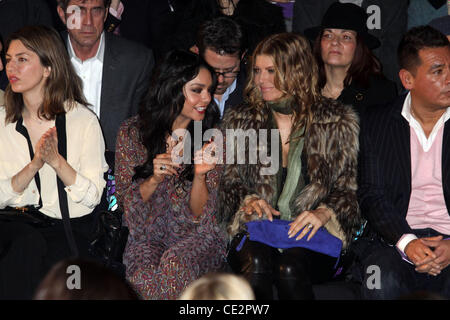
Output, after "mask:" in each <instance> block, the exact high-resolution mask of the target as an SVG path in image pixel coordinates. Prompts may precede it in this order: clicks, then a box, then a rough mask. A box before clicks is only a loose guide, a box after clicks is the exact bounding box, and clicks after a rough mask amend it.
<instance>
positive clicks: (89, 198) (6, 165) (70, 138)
mask: <svg viewBox="0 0 450 320" xmlns="http://www.w3.org/2000/svg"><path fill="white" fill-rule="evenodd" d="M16 124H17V122H14V123H8V124H7V125H5V109H4V108H0V150H2V152H0V209H3V208H5V207H7V206H9V207H23V206H27V205H34V206H38V204H39V191H38V189H37V186H36V183H35V181H34V179H32V180H31V182H30V183H29V185H28V186H27V188H26V189H25V190H24V191H23V192H22V193H16V192H15V191H14V190H13V189H12V185H11V179H12V177H13V176H15V175H16V174H17V173H18V172H20V171H21V170H22V169H23V168H24V167H25V166H26V165H28V164H29V163H30V161H31V159H30V154H29V151H28V144H27V139H26V138H25V137H24V136H23V135H22V134H21V133H19V132H18V131H17V130H16ZM24 126H25V124H24ZM66 135H67V162H68V163H69V165H70V166H71V167H72V168H73V169H74V170H75V171H76V172H77V175H76V179H75V183H74V184H73V185H71V186H66V187H65V190H66V192H67V200H68V203H69V214H70V217H71V218H76V217H81V216H84V215H86V214H89V213H91V212H92V210H93V209H94V208H95V206H96V205H98V204H99V203H100V200H101V196H102V192H103V188H104V187H105V185H106V182H105V180H104V179H103V175H104V172H106V171H107V170H108V165H107V163H106V160H105V157H104V153H105V143H104V140H103V135H102V131H101V129H100V124H99V122H98V119H97V117H96V116H95V114H94V113H93V112H92V111H90V110H89V109H87V108H86V107H84V106H82V105H79V104H78V105H77V106H76V107H75V108H73V109H72V110H70V111H69V112H67V113H66ZM56 177H57V176H56V172H55V171H54V170H53V169H52V168H51V167H50V166H49V165H48V164H44V166H43V167H42V168H41V169H40V170H39V178H40V182H41V196H42V208H41V209H40V211H41V212H42V213H44V214H46V215H48V216H50V217H52V218H58V219H61V212H60V209H59V200H58V187H57V183H56V181H57V179H56Z"/></svg>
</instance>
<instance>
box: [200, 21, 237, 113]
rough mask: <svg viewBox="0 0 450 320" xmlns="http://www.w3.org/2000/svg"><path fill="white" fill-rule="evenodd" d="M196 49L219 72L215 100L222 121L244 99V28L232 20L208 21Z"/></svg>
mask: <svg viewBox="0 0 450 320" xmlns="http://www.w3.org/2000/svg"><path fill="white" fill-rule="evenodd" d="M193 50H194V51H195V52H196V53H198V54H200V56H201V57H202V58H203V59H204V60H205V61H206V63H208V64H209V65H210V66H211V67H212V68H213V69H214V70H215V71H216V74H217V88H216V91H215V93H214V100H215V101H216V103H217V106H218V107H219V111H220V117H221V118H222V117H223V114H224V112H225V110H226V109H227V108H229V107H236V106H238V105H239V104H240V103H241V102H242V100H243V96H242V93H243V89H244V86H245V81H246V76H245V70H243V69H244V68H243V67H242V68H241V64H242V60H243V58H244V55H245V52H246V50H245V46H244V35H243V33H242V30H241V27H240V26H239V24H238V23H237V22H235V21H234V20H233V19H231V18H228V17H220V18H215V19H212V20H210V21H207V22H205V23H204V24H203V25H202V26H201V27H200V29H199V31H198V34H197V44H196V46H194V48H193Z"/></svg>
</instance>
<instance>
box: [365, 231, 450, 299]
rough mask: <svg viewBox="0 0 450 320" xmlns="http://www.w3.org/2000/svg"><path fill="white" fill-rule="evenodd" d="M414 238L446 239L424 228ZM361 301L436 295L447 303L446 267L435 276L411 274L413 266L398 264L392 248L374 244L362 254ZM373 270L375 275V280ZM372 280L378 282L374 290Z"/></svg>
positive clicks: (449, 279)
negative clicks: (376, 271)
mask: <svg viewBox="0 0 450 320" xmlns="http://www.w3.org/2000/svg"><path fill="white" fill-rule="evenodd" d="M414 233H415V234H416V236H417V237H419V238H423V237H435V236H438V235H442V236H443V237H444V239H445V238H448V237H449V236H448V235H444V234H440V233H439V232H437V231H435V230H433V229H430V228H427V229H416V230H414ZM362 261H363V270H362V272H363V275H364V280H363V281H362V286H361V290H362V297H363V299H365V300H369V299H370V300H393V299H399V298H409V297H411V299H416V298H420V296H419V295H418V296H417V297H415V296H414V294H419V293H420V294H422V293H425V294H430V295H433V294H437V295H438V296H441V297H442V298H445V299H450V267H447V268H445V269H443V270H442V271H441V273H440V274H439V275H438V276H431V275H429V274H427V273H419V272H417V271H415V268H416V267H415V266H414V265H412V264H410V263H408V262H406V261H404V260H402V258H401V256H400V253H399V252H398V251H397V249H396V248H395V247H391V246H388V245H387V244H384V243H382V242H381V241H377V240H376V241H374V242H373V243H372V245H371V246H370V247H369V248H368V250H366V256H365V257H363V259H362ZM374 267H375V268H376V269H377V270H378V271H379V273H378V274H377V275H376V277H375V272H374V271H373V270H374ZM375 280H377V281H378V282H379V285H378V286H375Z"/></svg>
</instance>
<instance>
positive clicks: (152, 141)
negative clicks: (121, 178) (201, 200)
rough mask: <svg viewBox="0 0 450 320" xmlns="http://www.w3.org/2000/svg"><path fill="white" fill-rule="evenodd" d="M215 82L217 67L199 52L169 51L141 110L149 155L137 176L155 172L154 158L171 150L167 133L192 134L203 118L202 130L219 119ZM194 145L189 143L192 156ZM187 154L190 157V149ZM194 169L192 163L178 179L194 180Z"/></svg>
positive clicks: (144, 138)
mask: <svg viewBox="0 0 450 320" xmlns="http://www.w3.org/2000/svg"><path fill="white" fill-rule="evenodd" d="M216 83H217V77H216V74H215V72H214V70H213V69H212V68H211V67H210V66H209V65H208V64H207V63H206V62H205V61H204V60H203V59H202V58H201V57H200V56H199V55H197V54H195V53H193V52H190V51H183V50H174V51H171V52H169V53H167V55H166V56H165V58H164V60H163V61H162V63H161V64H160V65H159V67H158V68H157V69H156V70H155V72H154V74H153V77H152V80H151V83H150V86H149V90H148V92H147V94H146V97H145V99H144V103H142V104H141V107H140V109H139V119H140V120H139V121H140V132H141V137H142V142H143V144H144V146H145V147H146V149H147V152H148V157H147V161H146V163H145V164H144V165H142V166H139V167H137V168H136V169H135V171H136V174H135V178H138V177H142V178H147V177H149V176H150V175H151V174H153V173H152V172H153V159H154V158H155V157H156V155H158V154H162V153H166V152H168V145H167V137H168V136H170V135H172V136H173V135H179V136H182V135H183V134H184V133H185V131H184V130H185V129H187V131H189V132H190V134H191V137H193V127H194V123H195V121H202V128H203V130H207V129H209V128H212V127H213V126H214V125H215V124H216V123H217V122H218V120H219V117H220V113H219V110H218V108H217V105H216V103H215V102H214V100H213V99H212V95H213V94H214V90H215V88H216ZM155 123H156V124H158V125H157V126H155ZM178 129H180V131H178ZM194 145H195V143H192V144H190V146H191V151H192V152H191V156H192V158H191V159H193V152H194ZM184 154H185V156H187V152H184ZM192 168H193V165H192V164H190V165H188V166H186V168H185V169H184V170H183V171H182V173H181V174H180V176H179V179H180V180H184V179H192Z"/></svg>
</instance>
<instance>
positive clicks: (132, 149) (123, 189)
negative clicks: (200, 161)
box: [115, 117, 226, 299]
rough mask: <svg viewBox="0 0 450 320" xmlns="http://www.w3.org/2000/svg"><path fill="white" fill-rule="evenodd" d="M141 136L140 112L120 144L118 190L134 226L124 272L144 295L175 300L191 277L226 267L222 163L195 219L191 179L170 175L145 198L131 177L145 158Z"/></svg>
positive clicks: (211, 175)
mask: <svg viewBox="0 0 450 320" xmlns="http://www.w3.org/2000/svg"><path fill="white" fill-rule="evenodd" d="M138 136H139V133H138V129H137V117H133V118H130V119H128V120H126V121H125V122H124V123H123V124H122V126H121V128H120V130H119V134H118V138H117V147H116V163H115V168H116V172H115V174H116V192H117V196H118V200H119V203H120V204H122V206H123V208H124V223H125V225H127V226H128V228H129V229H130V235H129V237H128V243H127V246H126V248H125V253H124V256H123V259H124V263H125V265H126V276H127V279H128V280H129V281H130V283H131V284H132V285H133V286H134V288H135V289H136V290H137V292H138V293H139V294H140V295H141V297H142V298H144V299H176V298H178V296H179V295H180V294H181V292H182V290H183V289H184V288H185V287H186V286H187V285H188V284H189V283H190V282H192V281H194V280H196V279H198V278H199V277H201V276H202V275H203V274H206V273H208V272H215V271H220V270H221V269H222V268H223V266H224V261H225V246H226V240H225V239H226V237H225V234H223V233H221V231H220V229H219V227H218V225H217V224H216V222H215V217H214V213H215V207H216V199H217V187H218V183H219V177H220V172H219V171H220V168H218V169H217V170H212V171H210V172H208V174H207V178H206V183H207V187H208V191H209V197H208V201H207V203H206V205H205V207H204V209H203V213H202V215H201V216H200V218H199V220H197V221H195V220H194V217H193V215H192V213H191V210H190V208H189V198H190V190H191V185H192V184H191V182H190V181H186V182H185V185H184V187H177V186H176V184H175V182H176V178H174V177H166V178H165V179H164V181H163V182H161V183H160V184H159V185H158V187H157V189H156V191H155V192H154V193H153V195H152V196H151V198H150V199H149V201H147V202H144V201H143V200H142V198H141V196H140V193H139V184H140V183H141V182H142V180H137V181H132V176H133V175H134V168H135V167H136V166H137V165H141V164H143V163H144V162H145V160H146V157H147V154H146V150H145V148H144V146H143V145H142V144H141V143H140V141H139V138H138Z"/></svg>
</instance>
